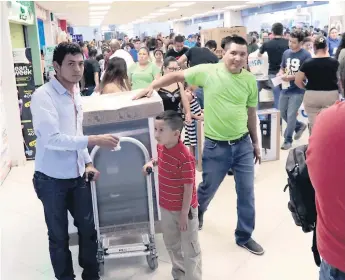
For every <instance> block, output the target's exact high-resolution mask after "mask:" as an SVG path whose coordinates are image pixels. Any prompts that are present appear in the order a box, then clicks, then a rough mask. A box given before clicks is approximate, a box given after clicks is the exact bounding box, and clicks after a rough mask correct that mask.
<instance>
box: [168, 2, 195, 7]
mask: <svg viewBox="0 0 345 280" xmlns="http://www.w3.org/2000/svg"><path fill="white" fill-rule="evenodd" d="M194 4H195V2H177V3H174V4H171V5H169V7H171V8H181V7H189V6H192V5H194Z"/></svg>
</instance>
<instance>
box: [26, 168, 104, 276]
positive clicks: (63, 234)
mask: <svg viewBox="0 0 345 280" xmlns="http://www.w3.org/2000/svg"><path fill="white" fill-rule="evenodd" d="M33 183H34V188H35V191H36V193H37V196H38V198H39V199H40V200H41V201H42V204H43V208H44V215H45V220H46V224H47V227H48V237H49V252H50V259H51V262H52V265H53V269H54V273H55V277H56V278H57V279H59V280H74V279H75V275H74V271H73V265H72V256H71V252H70V250H69V244H68V241H69V235H68V216H67V211H69V212H70V213H71V215H72V217H73V218H74V225H75V226H76V227H77V229H78V235H79V265H80V266H81V267H82V268H83V269H84V271H83V274H82V279H83V280H96V279H99V275H98V271H99V267H98V262H97V257H96V255H97V234H96V230H95V224H94V220H93V208H92V199H91V189H90V186H89V185H88V184H86V182H85V179H83V178H81V177H79V178H76V179H66V180H64V179H55V178H51V177H49V176H46V175H45V174H43V173H41V172H35V175H34V179H33Z"/></svg>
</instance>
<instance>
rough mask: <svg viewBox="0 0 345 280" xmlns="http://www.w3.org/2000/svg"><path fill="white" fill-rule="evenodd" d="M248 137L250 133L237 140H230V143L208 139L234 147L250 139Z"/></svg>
mask: <svg viewBox="0 0 345 280" xmlns="http://www.w3.org/2000/svg"><path fill="white" fill-rule="evenodd" d="M248 135H249V132H247V133H245V134H243V135H242V136H241V137H240V138H237V139H235V140H229V141H223V140H213V139H210V138H208V139H210V140H211V141H213V142H216V143H219V144H228V145H230V146H232V145H236V144H238V143H239V142H241V141H242V140H244V139H246V138H247V137H248ZM206 138H207V137H206Z"/></svg>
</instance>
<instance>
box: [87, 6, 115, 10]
mask: <svg viewBox="0 0 345 280" xmlns="http://www.w3.org/2000/svg"><path fill="white" fill-rule="evenodd" d="M109 9H110V6H90V7H89V10H90V11H108V10H109Z"/></svg>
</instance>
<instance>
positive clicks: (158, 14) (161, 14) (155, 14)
mask: <svg viewBox="0 0 345 280" xmlns="http://www.w3.org/2000/svg"><path fill="white" fill-rule="evenodd" d="M163 15H166V13H151V14H150V16H163Z"/></svg>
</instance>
